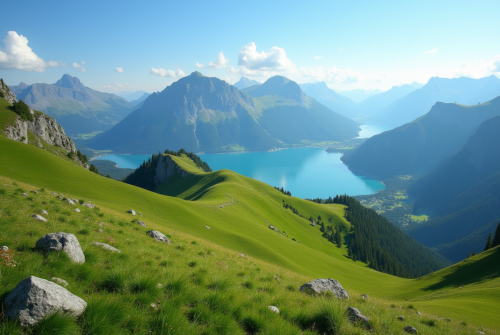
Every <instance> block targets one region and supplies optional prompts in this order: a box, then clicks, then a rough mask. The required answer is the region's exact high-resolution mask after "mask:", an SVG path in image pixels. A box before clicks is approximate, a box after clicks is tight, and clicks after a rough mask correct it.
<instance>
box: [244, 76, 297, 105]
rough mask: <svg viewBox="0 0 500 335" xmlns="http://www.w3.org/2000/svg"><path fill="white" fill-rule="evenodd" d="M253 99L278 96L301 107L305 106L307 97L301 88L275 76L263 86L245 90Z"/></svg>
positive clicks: (294, 83) (288, 80) (292, 82)
mask: <svg viewBox="0 0 500 335" xmlns="http://www.w3.org/2000/svg"><path fill="white" fill-rule="evenodd" d="M243 92H245V93H247V94H248V95H250V96H251V97H254V98H257V97H263V96H266V95H276V96H281V97H283V98H287V99H291V100H294V101H295V102H296V103H298V104H299V105H301V106H305V104H306V101H307V96H306V95H305V94H304V92H302V89H301V88H300V86H299V85H298V84H297V83H296V82H294V81H292V80H290V79H288V78H286V77H283V76H274V77H271V78H269V79H268V80H266V82H265V83H264V84H262V85H258V86H251V87H248V88H247V89H243Z"/></svg>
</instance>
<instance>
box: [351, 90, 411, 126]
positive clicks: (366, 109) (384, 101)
mask: <svg viewBox="0 0 500 335" xmlns="http://www.w3.org/2000/svg"><path fill="white" fill-rule="evenodd" d="M416 84H418V83H415V84H412V85H402V86H394V87H393V88H391V89H390V90H389V91H386V92H383V93H380V94H376V95H373V96H371V97H368V98H366V99H365V100H363V101H362V102H360V103H358V104H357V105H356V108H357V110H358V111H359V113H361V115H362V117H365V118H367V117H372V116H374V115H376V114H377V113H378V112H380V111H381V110H382V109H384V108H385V107H387V106H389V105H390V104H392V103H393V102H395V101H397V100H398V99H401V98H404V97H405V96H407V95H408V94H410V93H411V92H413V91H415V90H416V89H417V88H416V87H415V86H418V85H416ZM414 85H415V86H414Z"/></svg>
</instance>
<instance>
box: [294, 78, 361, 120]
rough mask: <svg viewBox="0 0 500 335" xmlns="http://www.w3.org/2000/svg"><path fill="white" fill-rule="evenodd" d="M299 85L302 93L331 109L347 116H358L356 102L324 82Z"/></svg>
mask: <svg viewBox="0 0 500 335" xmlns="http://www.w3.org/2000/svg"><path fill="white" fill-rule="evenodd" d="M300 87H301V88H302V90H303V91H304V93H306V94H307V95H308V96H310V97H311V98H313V99H316V101H318V102H319V103H320V104H323V105H325V106H326V107H328V108H330V109H331V110H332V111H335V112H336V113H339V114H340V115H343V116H345V117H348V118H355V117H357V116H358V112H357V104H356V103H355V102H354V101H352V100H351V99H349V98H347V97H345V96H343V95H340V94H338V93H337V92H335V91H334V90H332V89H331V88H329V87H328V86H326V84H325V83H324V82H318V83H307V84H300Z"/></svg>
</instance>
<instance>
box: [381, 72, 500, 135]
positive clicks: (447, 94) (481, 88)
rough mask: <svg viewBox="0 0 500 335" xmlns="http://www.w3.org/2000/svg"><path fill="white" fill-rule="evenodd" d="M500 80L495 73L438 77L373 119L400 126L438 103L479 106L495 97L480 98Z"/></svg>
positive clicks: (383, 110)
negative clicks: (475, 76) (448, 77)
mask: <svg viewBox="0 0 500 335" xmlns="http://www.w3.org/2000/svg"><path fill="white" fill-rule="evenodd" d="M499 84H500V79H499V78H497V77H496V76H494V75H492V76H490V77H485V78H481V79H472V78H465V77H462V78H453V79H446V78H438V77H434V78H431V79H430V80H429V82H428V83H427V84H426V85H425V86H423V87H422V88H421V89H418V90H416V91H414V92H411V93H410V94H408V95H407V96H406V97H404V98H402V99H401V100H398V101H396V102H394V103H392V104H391V105H389V106H387V107H386V108H384V109H382V110H381V111H380V112H379V113H378V114H377V115H375V116H373V117H372V119H371V121H372V122H375V123H380V124H384V125H393V126H400V125H403V124H405V123H408V122H411V121H412V120H414V119H416V118H418V117H420V116H422V115H424V114H425V113H427V112H428V111H429V110H430V108H431V107H432V106H433V105H434V104H435V103H436V102H446V103H453V102H455V103H458V104H464V105H472V104H473V105H476V104H477V103H478V102H481V103H484V102H486V101H488V100H491V99H492V98H493V97H490V98H489V99H488V100H482V101H480V100H478V99H477V97H479V96H482V95H484V94H485V93H488V92H490V91H492V90H494V89H495V88H496V87H498V85H499Z"/></svg>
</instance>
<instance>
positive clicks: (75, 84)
mask: <svg viewBox="0 0 500 335" xmlns="http://www.w3.org/2000/svg"><path fill="white" fill-rule="evenodd" d="M54 85H56V86H59V87H66V88H71V89H73V90H83V89H85V86H83V84H82V82H81V81H80V79H78V78H76V77H72V76H70V75H69V74H65V75H63V76H62V77H61V79H59V80H58V81H57V82H56V83H55V84H54Z"/></svg>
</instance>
